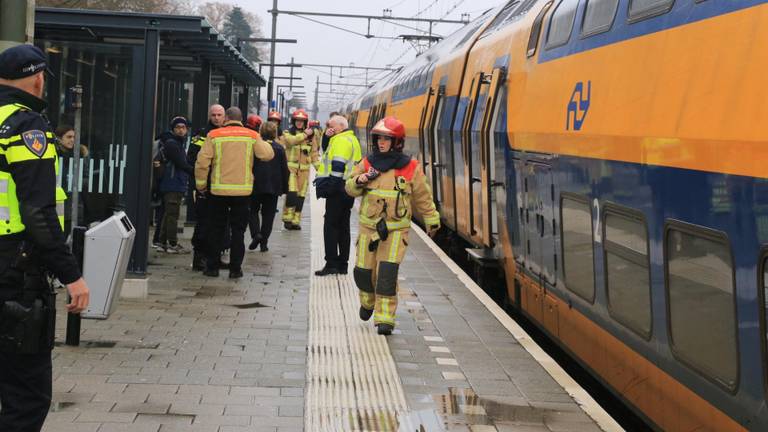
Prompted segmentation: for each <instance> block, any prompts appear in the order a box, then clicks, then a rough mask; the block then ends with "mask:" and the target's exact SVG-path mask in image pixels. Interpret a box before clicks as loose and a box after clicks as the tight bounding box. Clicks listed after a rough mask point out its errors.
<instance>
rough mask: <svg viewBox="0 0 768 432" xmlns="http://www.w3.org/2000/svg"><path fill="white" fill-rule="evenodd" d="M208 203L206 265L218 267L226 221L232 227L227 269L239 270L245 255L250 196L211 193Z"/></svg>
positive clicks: (210, 268) (211, 267)
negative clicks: (208, 224) (208, 230)
mask: <svg viewBox="0 0 768 432" xmlns="http://www.w3.org/2000/svg"><path fill="white" fill-rule="evenodd" d="M208 200H209V203H208V212H209V213H208V216H209V217H208V220H209V221H210V232H209V235H208V244H209V246H210V248H209V250H208V252H207V254H206V265H207V266H208V269H209V270H214V269H217V268H218V263H219V258H220V257H221V251H222V250H223V249H224V240H225V239H224V236H225V233H226V231H227V221H229V226H230V228H231V229H232V237H231V240H230V248H229V270H230V271H238V270H241V268H242V265H243V258H244V257H245V228H246V227H247V226H248V206H249V204H250V201H251V197H250V196H235V197H230V196H216V195H211V196H210V197H209V198H208Z"/></svg>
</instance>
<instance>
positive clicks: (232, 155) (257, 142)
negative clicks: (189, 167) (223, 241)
mask: <svg viewBox="0 0 768 432" xmlns="http://www.w3.org/2000/svg"><path fill="white" fill-rule="evenodd" d="M274 156H275V152H274V151H273V150H272V146H271V145H270V144H269V143H266V142H264V141H263V140H262V139H261V136H260V135H259V133H258V132H256V131H253V130H251V129H248V128H246V127H243V124H242V123H241V122H234V121H233V122H228V123H227V124H226V125H224V127H221V128H219V129H216V130H213V131H211V132H209V133H208V137H207V138H206V140H205V144H204V145H203V149H202V150H201V151H200V153H199V154H198V156H197V163H196V164H195V185H196V186H197V189H198V190H205V189H206V188H207V182H208V175H209V173H210V175H211V185H210V189H211V193H212V194H213V195H221V196H248V195H250V194H251V191H252V190H253V164H254V157H256V158H258V159H259V160H261V161H268V160H271V159H272V158H273V157H274Z"/></svg>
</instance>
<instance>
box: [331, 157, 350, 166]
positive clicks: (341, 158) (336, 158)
mask: <svg viewBox="0 0 768 432" xmlns="http://www.w3.org/2000/svg"><path fill="white" fill-rule="evenodd" d="M332 161H333V162H344V163H345V164H347V163H349V160H348V159H346V158H343V157H341V156H335V157H334V158H333V160H332Z"/></svg>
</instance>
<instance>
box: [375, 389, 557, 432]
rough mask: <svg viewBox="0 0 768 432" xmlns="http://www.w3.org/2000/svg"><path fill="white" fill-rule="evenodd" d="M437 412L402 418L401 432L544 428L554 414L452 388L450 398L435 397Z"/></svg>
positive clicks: (443, 395)
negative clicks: (500, 425)
mask: <svg viewBox="0 0 768 432" xmlns="http://www.w3.org/2000/svg"><path fill="white" fill-rule="evenodd" d="M432 401H433V402H434V403H435V404H436V405H437V407H436V409H433V410H429V409H427V410H417V411H412V412H409V413H407V414H405V415H403V416H399V417H398V420H399V424H398V428H397V429H376V430H397V431H398V432H414V431H416V432H421V431H429V432H432V431H447V430H450V429H451V428H453V427H457V426H475V425H491V426H493V425H495V424H496V423H497V422H509V423H516V424H527V425H532V424H536V425H542V424H544V422H545V420H546V418H547V415H548V414H549V413H552V412H554V411H552V410H547V409H542V408H535V407H531V406H528V405H514V404H507V403H503V402H500V401H495V400H491V399H485V398H481V397H479V396H477V394H476V393H475V392H474V391H472V390H471V389H463V388H451V389H449V390H448V393H447V394H439V395H433V396H432Z"/></svg>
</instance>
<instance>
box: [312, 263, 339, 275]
mask: <svg viewBox="0 0 768 432" xmlns="http://www.w3.org/2000/svg"><path fill="white" fill-rule="evenodd" d="M338 272H339V271H338V270H336V268H335V267H331V266H329V265H328V264H326V265H325V267H323V268H321V269H320V270H318V271H316V272H315V276H328V275H334V274H337V273H338Z"/></svg>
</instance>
